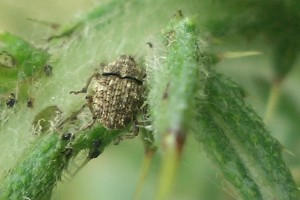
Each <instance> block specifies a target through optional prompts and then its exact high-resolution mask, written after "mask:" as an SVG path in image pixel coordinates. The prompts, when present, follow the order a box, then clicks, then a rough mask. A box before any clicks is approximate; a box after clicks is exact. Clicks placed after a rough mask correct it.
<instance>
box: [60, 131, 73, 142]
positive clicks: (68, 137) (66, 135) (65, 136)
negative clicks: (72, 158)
mask: <svg viewBox="0 0 300 200" xmlns="http://www.w3.org/2000/svg"><path fill="white" fill-rule="evenodd" d="M72 139H74V134H72V133H70V132H67V133H64V134H63V135H62V136H61V140H64V141H68V140H72Z"/></svg>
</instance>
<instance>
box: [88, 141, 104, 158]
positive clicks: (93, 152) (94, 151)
mask: <svg viewBox="0 0 300 200" xmlns="http://www.w3.org/2000/svg"><path fill="white" fill-rule="evenodd" d="M101 144H102V141H101V140H100V139H96V140H94V141H93V143H92V148H90V151H89V155H88V158H89V159H93V158H97V157H98V156H99V155H100V154H101V151H100V150H99V148H100V146H101Z"/></svg>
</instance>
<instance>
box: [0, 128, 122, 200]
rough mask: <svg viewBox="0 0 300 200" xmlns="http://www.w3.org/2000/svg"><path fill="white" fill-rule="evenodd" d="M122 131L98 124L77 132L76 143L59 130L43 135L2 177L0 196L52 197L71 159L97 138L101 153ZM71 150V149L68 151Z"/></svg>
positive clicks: (2, 197) (90, 147)
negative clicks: (58, 132) (58, 131)
mask: <svg viewBox="0 0 300 200" xmlns="http://www.w3.org/2000/svg"><path fill="white" fill-rule="evenodd" d="M119 134H120V132H119V131H107V130H106V129H105V128H103V127H102V126H97V127H95V128H93V129H90V130H87V131H85V132H80V133H78V135H75V137H76V138H75V140H74V141H73V142H72V143H69V142H67V141H64V140H62V139H61V137H60V136H59V134H57V133H48V134H46V135H45V136H42V137H41V138H40V139H38V140H36V141H35V144H34V145H32V148H31V149H29V150H28V151H27V152H26V154H25V155H24V156H22V157H21V160H20V161H19V162H17V163H16V165H15V166H14V167H13V168H12V169H11V170H10V171H9V172H8V173H7V174H6V176H4V177H3V179H2V180H0V183H1V185H0V199H1V200H7V199H24V198H30V199H50V197H51V192H52V189H53V188H54V186H55V185H56V183H57V181H59V180H60V178H61V175H62V173H63V171H64V169H65V168H66V167H67V166H68V163H69V159H70V158H75V157H76V156H77V155H78V153H79V152H80V151H82V150H84V149H90V150H91V149H92V148H93V142H94V141H95V140H101V145H100V147H99V149H98V150H99V151H100V153H101V152H102V151H103V150H104V148H105V147H106V146H108V145H109V144H110V143H111V142H112V141H113V140H115V139H117V138H118V136H119ZM67 147H68V148H67ZM67 149H69V150H70V149H71V151H68V152H67V151H66V150H67ZM69 153H71V155H68V154H69Z"/></svg>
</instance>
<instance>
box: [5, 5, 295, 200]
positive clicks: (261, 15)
mask: <svg viewBox="0 0 300 200" xmlns="http://www.w3.org/2000/svg"><path fill="white" fill-rule="evenodd" d="M194 4H195V2H192V3H191V5H192V6H191V5H189V3H188V2H187V3H186V4H178V5H180V6H184V5H185V6H187V7H188V6H190V7H189V9H192V8H193V7H194ZM149 5H154V4H152V1H151V2H150V1H149V2H148V1H147V2H146V3H141V2H139V1H134V0H132V1H128V2H126V3H125V2H124V1H117V0H112V1H109V2H108V3H107V4H101V5H100V6H96V7H95V8H94V9H93V10H92V11H91V12H88V13H86V14H85V15H84V16H83V17H81V18H80V19H79V20H78V21H77V22H75V23H74V24H71V25H70V26H65V27H63V29H62V32H61V33H60V34H58V35H55V36H52V37H50V38H49V39H50V40H48V42H49V45H50V50H51V53H53V55H52V56H54V57H57V62H56V63H55V64H56V66H54V70H55V71H54V72H55V73H54V76H53V77H51V80H50V81H49V82H47V81H45V80H43V79H42V78H41V77H40V76H39V73H40V72H41V71H42V70H43V67H44V66H45V64H47V62H48V60H49V57H50V55H49V54H48V53H46V52H45V51H44V50H40V49H38V48H35V47H33V46H32V45H30V44H29V43H27V42H25V41H24V40H23V39H21V38H19V37H16V36H14V35H12V34H10V33H3V34H1V35H0V40H1V42H2V43H1V44H4V45H2V46H1V51H2V53H3V52H4V53H3V56H6V57H7V58H8V59H12V61H15V62H10V61H9V60H8V62H7V60H5V61H6V62H5V63H4V64H2V65H3V66H1V67H0V70H1V71H0V72H1V73H0V83H1V86H0V91H1V95H2V94H5V93H7V92H10V91H11V90H14V89H15V87H16V82H18V81H21V82H24V81H29V80H32V79H31V78H33V79H35V80H37V81H39V83H40V86H39V88H40V90H37V91H36V93H35V94H36V95H37V96H38V98H37V100H38V102H37V106H36V107H35V110H33V112H31V111H30V112H28V109H27V110H26V109H25V108H23V107H22V106H19V107H18V108H20V109H19V110H16V111H15V113H12V115H11V116H9V117H7V118H5V120H3V122H4V121H5V123H2V125H1V132H0V138H1V141H2V142H3V144H5V143H7V144H8V145H6V146H4V145H3V144H2V143H1V144H2V145H1V146H3V149H5V154H7V152H10V153H11V154H12V156H14V157H18V158H17V159H16V162H15V163H9V164H8V166H9V168H8V169H7V171H6V172H1V173H3V174H1V179H0V199H3V200H4V199H5V200H6V199H22V198H30V199H50V197H51V192H52V190H53V188H54V186H55V185H56V184H57V182H58V181H59V180H61V178H62V177H63V174H64V172H65V171H69V170H70V169H71V168H72V162H73V161H76V160H77V159H79V158H82V157H84V159H85V160H84V161H82V162H81V165H80V166H79V167H78V166H77V167H75V168H76V169H75V173H76V172H77V171H78V170H80V169H81V167H83V166H84V165H85V164H86V163H87V162H88V161H90V159H91V158H92V157H91V155H97V154H101V153H102V152H103V151H104V149H105V148H106V147H107V146H109V145H110V144H111V143H114V142H117V141H118V140H119V139H120V138H119V136H122V135H124V134H125V133H127V132H128V131H129V130H128V129H124V130H106V129H105V128H103V127H102V126H101V125H99V124H98V125H95V126H93V127H92V128H90V129H88V130H85V131H81V129H82V127H83V126H84V125H86V123H87V122H90V120H91V115H90V113H88V112H87V109H86V110H84V111H83V112H80V113H79V115H78V116H77V115H76V117H75V115H74V114H75V113H76V112H74V110H76V108H77V107H79V106H81V105H82V104H83V101H84V97H83V96H80V98H78V96H76V97H75V96H70V95H69V91H71V90H76V89H79V88H77V87H79V86H81V84H82V83H83V82H84V81H85V79H86V77H88V76H89V75H90V73H92V72H93V71H94V69H92V68H89V67H86V66H90V65H93V64H94V63H98V62H99V61H101V62H102V61H103V60H101V59H104V61H107V60H106V59H110V58H112V57H115V54H120V53H124V54H127V53H130V52H134V50H133V49H135V51H136V52H139V56H140V57H142V58H141V59H140V60H144V58H146V59H145V60H146V61H145V64H146V65H147V66H146V68H147V78H146V79H147V86H148V88H147V91H148V92H149V93H148V94H145V96H146V98H147V99H146V103H148V105H145V107H144V108H143V112H144V113H143V112H142V113H141V115H144V116H142V117H141V118H142V119H144V118H146V120H150V122H149V123H150V125H149V126H147V130H146V129H144V128H143V127H141V131H140V132H141V135H142V141H143V142H144V147H145V155H146V159H145V165H144V167H145V170H142V176H143V177H142V178H141V180H142V181H141V182H140V183H143V181H144V180H145V174H147V170H148V169H149V165H150V159H151V158H152V156H153V154H154V152H155V151H156V149H157V146H156V144H155V143H154V138H155V139H158V140H161V146H159V148H160V147H162V150H163V152H164V154H163V156H162V158H163V159H162V161H161V174H160V175H159V177H158V178H159V184H157V185H158V187H159V188H158V191H157V192H156V194H155V195H156V198H157V199H166V198H167V196H168V193H169V192H170V188H171V186H172V183H173V182H175V176H176V175H177V173H178V169H179V165H180V163H181V161H182V156H183V155H184V154H183V153H182V152H183V150H184V147H185V145H186V141H185V140H186V138H187V137H192V136H195V137H196V139H197V141H199V142H200V144H201V145H202V146H203V147H204V150H205V152H206V153H207V155H208V156H209V158H211V159H212V160H213V161H214V163H216V165H217V166H218V169H219V170H220V171H221V172H222V174H223V176H224V178H225V179H226V180H227V181H228V182H229V183H231V184H232V186H233V187H234V189H235V191H236V192H237V193H238V194H237V195H235V197H236V198H242V199H297V198H298V196H297V195H298V194H297V192H298V191H297V186H296V184H295V181H294V180H293V178H292V175H291V172H290V170H289V169H288V167H287V166H286V164H285V163H284V161H283V158H282V155H281V153H282V149H283V147H282V145H281V144H280V143H279V142H278V141H277V139H275V138H274V137H273V136H271V135H270V133H269V132H268V131H267V130H266V128H265V126H264V123H263V122H262V120H261V119H260V117H259V116H258V115H257V114H256V113H255V112H254V110H253V109H252V108H251V107H250V106H249V105H247V103H245V101H244V97H245V92H244V91H243V90H242V89H241V88H240V87H239V86H238V85H237V84H236V83H234V82H233V81H231V80H229V79H228V78H226V77H225V76H223V75H221V74H219V73H217V72H215V69H213V65H212V64H215V63H217V62H220V61H221V59H219V57H218V55H217V54H216V53H214V52H212V53H211V52H210V53H207V52H206V51H207V50H206V49H205V48H204V44H203V43H202V42H200V41H201V39H202V38H203V35H204V34H202V33H201V32H200V33H199V30H197V28H198V26H197V25H198V24H200V23H198V18H197V17H195V18H193V20H192V19H191V18H184V17H182V16H181V15H182V14H181V11H179V12H177V14H176V15H175V16H174V17H173V18H172V19H171V21H170V22H169V24H168V25H167V26H166V25H165V21H166V17H160V19H162V20H161V21H162V22H161V21H160V20H159V21H158V20H157V21H150V20H149V21H147V20H146V19H148V18H149V19H152V18H151V16H154V15H159V12H155V10H154V9H157V10H159V9H161V8H160V7H162V5H165V4H164V3H161V2H160V4H158V6H157V7H155V6H153V7H151V8H153V10H151V9H150V10H149V7H150V6H149ZM175 5H176V3H175ZM197 5H200V4H197ZM130 6H132V9H133V10H135V11H144V13H143V14H144V16H143V17H141V18H139V20H136V18H137V15H138V14H136V12H132V10H130V12H127V10H126V9H128V8H129V7H130ZM168 6H173V5H168ZM214 6H215V5H214ZM219 6H220V7H219V8H216V7H214V8H213V9H214V10H215V12H212V13H213V15H215V16H211V18H210V19H209V20H207V21H208V25H207V27H209V29H210V31H211V32H212V33H213V34H214V36H221V35H222V36H223V39H224V40H226V39H229V41H230V38H231V39H232V38H234V37H237V38H240V37H246V38H247V39H249V38H250V39H253V38H254V36H257V35H259V34H263V35H264V36H265V38H267V39H268V40H269V41H276V42H271V44H270V45H271V48H272V50H273V55H274V57H273V58H272V59H273V61H274V65H273V69H274V72H275V76H274V77H275V79H280V80H281V79H283V78H284V77H286V74H287V73H288V72H289V71H290V70H291V69H292V66H293V65H294V63H295V60H296V58H297V56H298V54H297V52H298V47H299V42H294V41H298V40H296V39H297V38H298V37H299V36H298V34H297V33H298V29H299V24H298V21H297V20H298V19H299V13H298V12H297V9H296V8H299V3H297V2H296V1H275V2H273V1H265V2H261V1H239V2H236V1H227V2H222V3H219ZM174 7H176V6H174ZM174 7H172V9H174ZM270 7H271V8H272V12H266V10H268V9H269V8H270ZM195 8H197V6H195ZM224 8H228V11H230V12H228V13H227V12H225V10H226V9H224ZM218 9H221V10H222V12H217V11H218ZM161 10H163V11H164V9H161ZM276 10H279V11H280V12H279V13H278V14H277V15H275V11H276ZM146 11H147V12H146ZM172 12H173V11H172ZM188 12H189V11H188ZM132 13H135V14H132ZM149 13H150V14H149ZM153 13H154V14H153ZM216 13H219V14H216ZM225 14H226V17H224V15H225ZM220 16H221V17H224V19H225V20H224V21H218V20H219V19H220V18H218V17H220ZM236 16H239V17H236ZM250 16H251V17H250ZM141 19H142V20H141ZM155 19H158V17H156V18H155ZM214 19H218V20H214ZM274 19H275V20H274ZM131 20H135V21H134V22H135V25H136V24H137V25H136V26H134V25H132V24H133V23H129V21H131ZM145 21H146V22H148V23H144V22H145ZM125 22H128V23H125ZM153 22H155V23H157V25H156V26H155V27H154V28H153V29H151V28H149V29H147V28H148V27H149V26H150V24H153ZM161 26H163V27H164V26H166V28H164V29H163V33H162V36H161V35H159V36H157V35H154V36H153V38H154V39H151V42H153V43H154V45H151V46H152V48H150V50H148V51H145V50H144V49H143V48H141V46H138V45H137V41H138V42H141V41H143V42H144V43H146V42H145V41H147V42H148V41H149V38H148V37H149V36H148V34H150V33H151V32H153V30H154V31H155V32H158V31H159V30H160V29H161ZM287 26H289V27H292V28H290V29H287ZM263 27H265V28H263ZM112 28H114V30H113V31H111V29H112ZM120 30H121V31H120ZM142 30H143V31H142ZM286 30H289V31H286ZM126 31H128V32H126ZM120 32H121V33H122V34H120ZM86 33H88V34H86ZM142 33H146V34H147V35H146V36H141V35H143V34H142ZM133 34H136V35H135V36H136V38H133V39H132V35H133ZM225 35H226V37H224V36H225ZM232 36H234V37H232ZM161 37H162V38H163V39H162V38H161ZM124 38H125V39H124ZM52 39H55V41H53V40H52ZM161 39H162V41H161ZM234 39H235V38H234ZM144 40H145V41H144ZM55 43H56V44H59V46H60V47H61V48H60V49H56V48H55V47H56V46H55V45H56V44H55ZM123 46H126V48H124V49H123ZM127 46H129V47H127ZM153 47H154V48H153ZM152 54H153V55H152ZM106 57H108V58H106ZM7 63H8V65H7ZM14 63H16V64H14ZM91 63H92V64H91ZM82 66H83V67H82ZM74 74H75V75H74ZM32 88H33V87H32V85H30V84H29V86H28V87H26V88H25V87H23V88H21V90H22V91H21V92H24V91H25V93H26V92H27V90H32ZM3 110H4V111H3V113H4V112H6V111H7V109H3ZM72 113H73V114H72ZM69 116H71V117H70V118H69V119H68V120H67V121H65V122H64V123H61V120H63V119H65V118H68V117H69ZM148 116H150V119H148V118H147V117H148ZM60 117H61V118H60ZM16 124H18V125H19V126H16ZM32 125H33V126H34V129H35V130H37V129H38V130H39V131H38V132H37V133H38V134H37V135H34V136H33V135H32V133H31V131H29V129H30V128H31V126H32ZM11 127H16V130H15V132H13V133H14V135H13V136H14V138H13V140H12V139H11V135H10V134H9V133H10V131H11V129H12V128H11ZM18 127H19V128H18ZM23 132H24V133H23ZM28 133H29V134H28ZM188 133H193V135H189V134H188ZM65 134H71V136H70V137H69V136H68V137H67V136H66V135H65ZM154 135H155V136H157V137H154ZM13 141H16V142H15V143H16V144H17V146H18V147H17V148H19V151H15V150H13V149H12V148H13V147H15V146H16V145H15V146H13V145H11V146H10V145H9V144H11V143H14V142H13ZM31 141H33V142H31ZM7 146H9V147H10V148H11V149H9V150H7V148H5V147H7ZM20 146H23V149H22V148H21V147H20ZM24 149H25V150H24ZM20 151H22V152H23V153H22V154H17V153H16V152H20ZM24 152H25V153H24ZM193 153H194V152H193ZM80 154H83V156H82V155H80ZM5 156H7V155H5ZM129 156H130V155H128V157H129ZM1 157H2V155H1ZM3 157H4V155H3ZM0 159H1V162H2V160H5V159H2V158H0ZM2 163H3V162H2ZM199 168H200V167H199ZM70 171H71V172H69V173H66V174H67V176H70V175H71V177H72V176H73V172H72V170H70ZM189 184H193V183H189ZM139 187H142V186H139ZM114 189H115V188H114ZM139 190H141V188H139ZM147 195H148V194H147ZM155 195H153V194H151V195H150V196H151V197H152V196H155Z"/></svg>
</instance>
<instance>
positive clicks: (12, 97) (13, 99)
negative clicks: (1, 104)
mask: <svg viewBox="0 0 300 200" xmlns="http://www.w3.org/2000/svg"><path fill="white" fill-rule="evenodd" d="M16 103H17V99H16V95H15V94H14V93H10V95H9V97H8V99H7V100H6V105H7V107H9V108H12V107H13V106H14V105H15V104H16Z"/></svg>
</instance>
